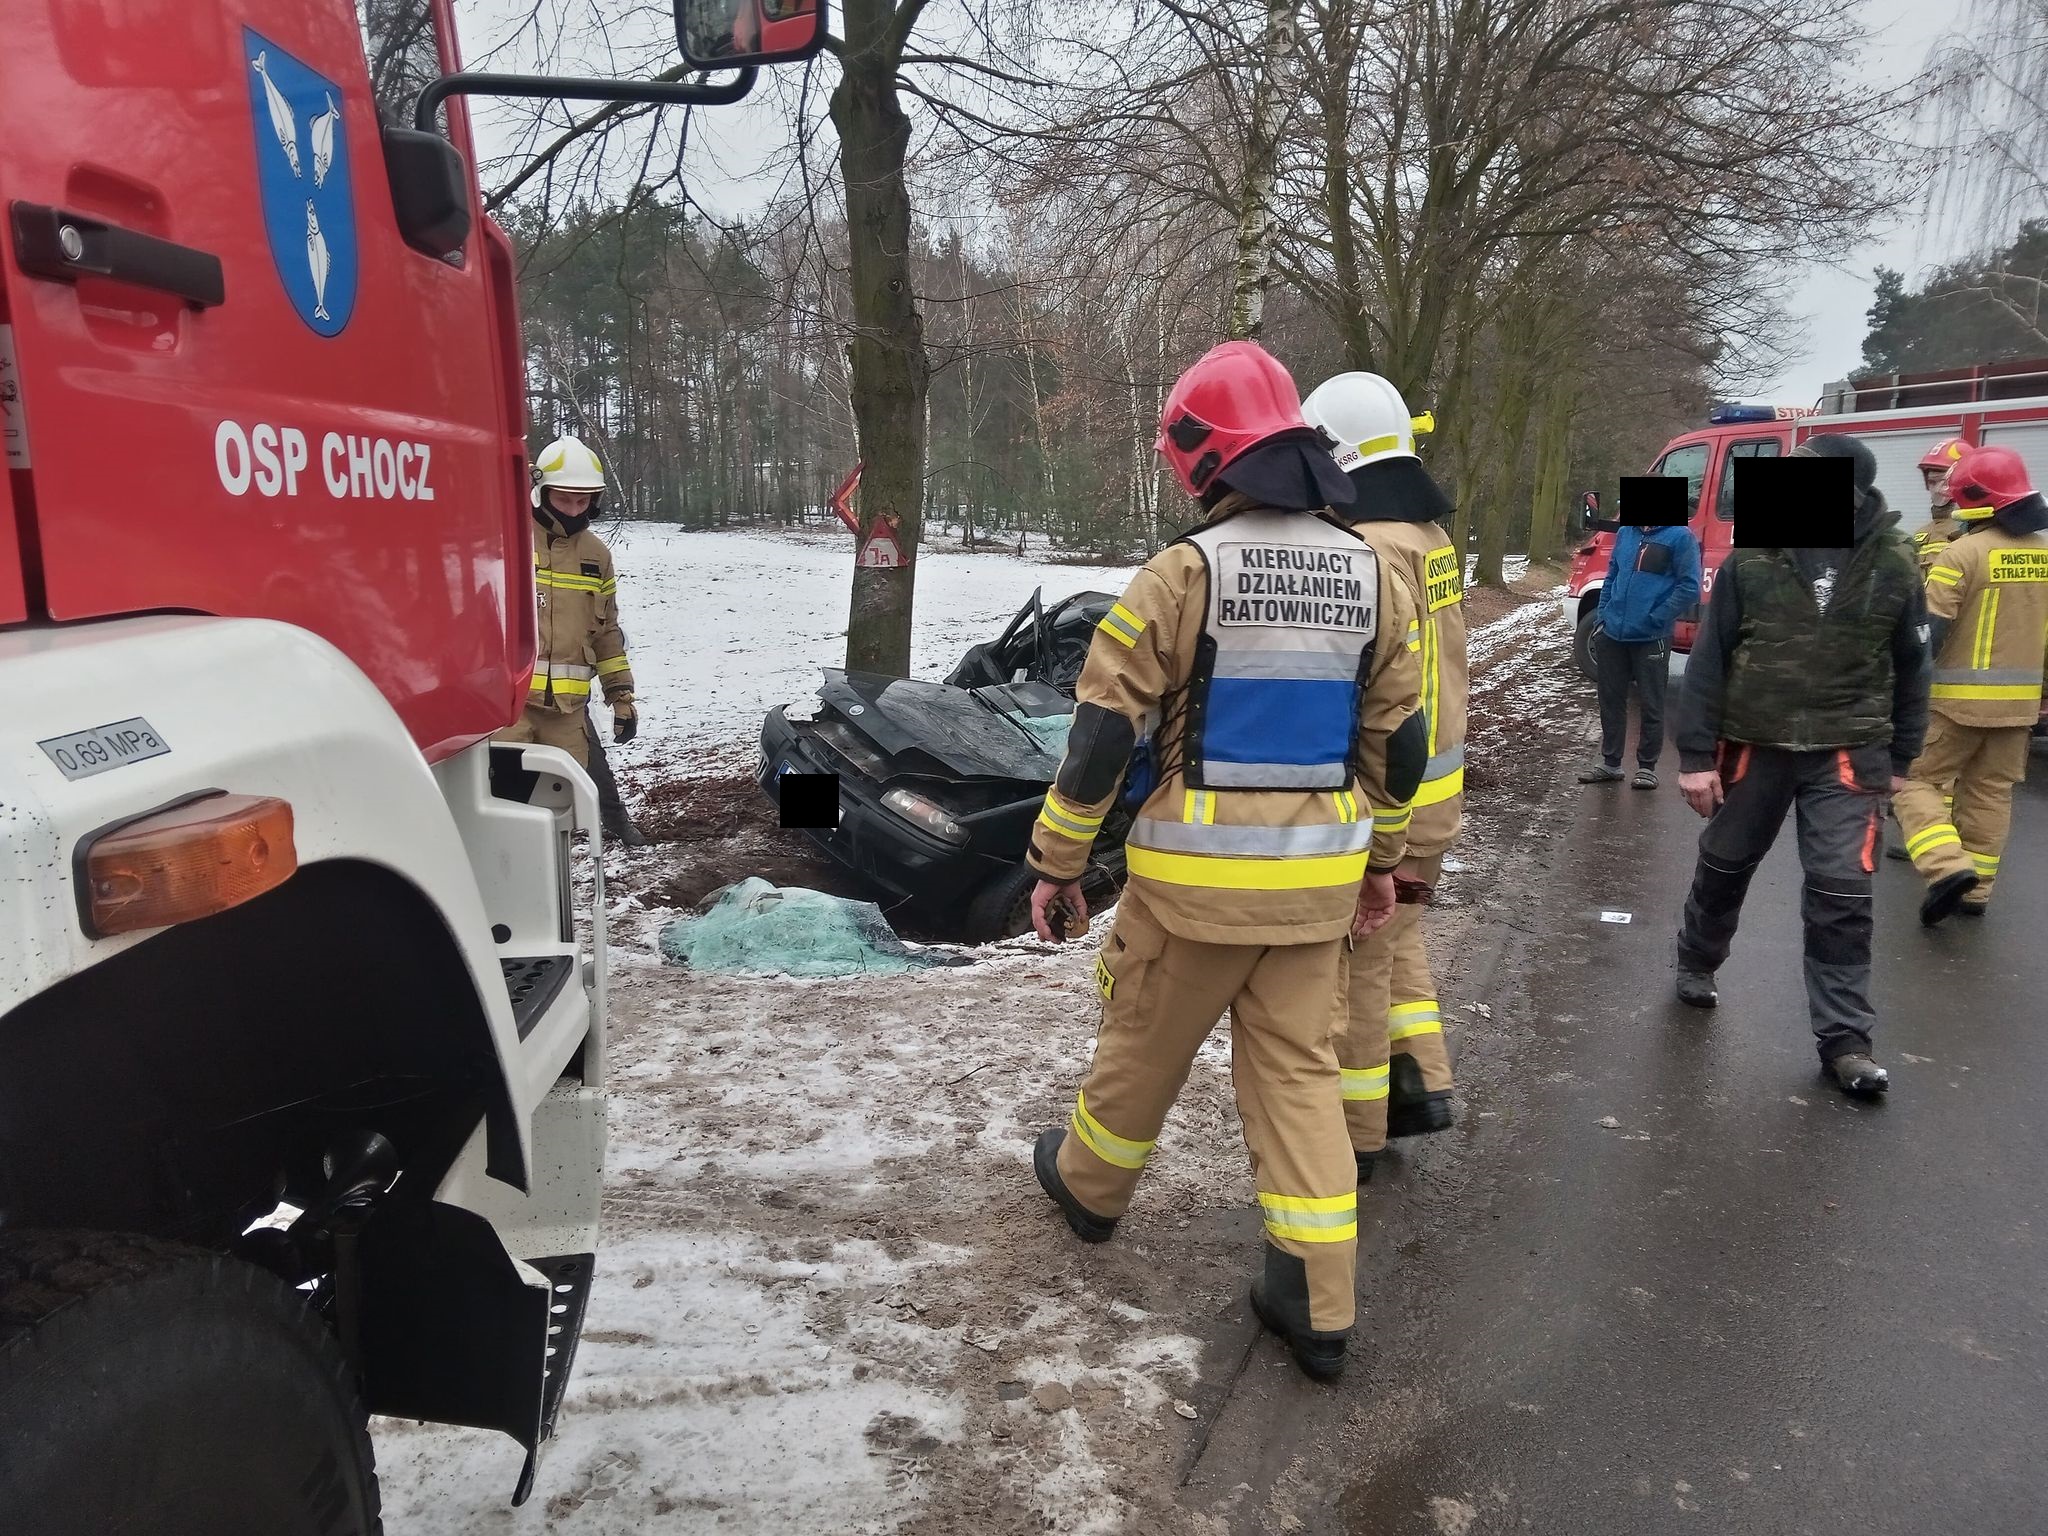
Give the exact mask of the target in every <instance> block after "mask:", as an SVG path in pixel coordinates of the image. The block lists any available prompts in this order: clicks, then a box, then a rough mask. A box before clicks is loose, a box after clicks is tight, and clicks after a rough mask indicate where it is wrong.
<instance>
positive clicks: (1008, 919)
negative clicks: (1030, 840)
mask: <svg viewBox="0 0 2048 1536" xmlns="http://www.w3.org/2000/svg"><path fill="white" fill-rule="evenodd" d="M1121 874H1122V871H1121V869H1119V870H1118V871H1117V872H1116V873H1115V874H1112V873H1111V872H1110V871H1108V870H1106V869H1104V868H1103V867H1102V866H1101V865H1100V864H1091V865H1089V867H1088V873H1087V875H1086V876H1084V877H1083V879H1082V881H1081V894H1082V895H1083V896H1084V897H1086V898H1087V901H1088V920H1089V923H1090V925H1091V926H1092V925H1093V924H1094V923H1095V922H1096V921H1097V919H1099V918H1100V917H1101V915H1102V913H1103V911H1104V910H1105V909H1107V908H1108V907H1109V906H1111V905H1112V904H1113V903H1114V902H1115V901H1116V898H1117V895H1118V893H1119V891H1121V889H1122V880H1121ZM1037 884H1038V875H1037V872H1036V871H1034V870H1033V869H1032V868H1031V867H1030V866H1029V865H1028V864H1018V865H1016V866H1014V867H1013V868H1010V869H1006V870H1004V871H1003V872H1002V873H1001V874H1000V875H997V876H996V877H995V878H994V879H993V880H991V881H989V883H988V884H987V885H984V886H983V887H982V888H981V889H980V890H979V891H977V892H976V893H975V895H974V898H973V900H971V901H970V902H968V904H967V920H966V922H965V924H963V927H964V929H965V938H966V940H967V942H968V943H970V944H993V943H994V942H996V940H998V939H1015V938H1021V937H1023V936H1024V935H1025V934H1027V933H1029V932H1031V889H1032V887H1033V886H1035V885H1037Z"/></svg>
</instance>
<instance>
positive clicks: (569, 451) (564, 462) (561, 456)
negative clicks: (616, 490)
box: [533, 437, 604, 507]
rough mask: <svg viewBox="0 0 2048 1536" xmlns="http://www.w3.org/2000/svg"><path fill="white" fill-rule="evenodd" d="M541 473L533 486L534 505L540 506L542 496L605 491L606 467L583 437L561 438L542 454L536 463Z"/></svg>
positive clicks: (543, 450) (535, 467)
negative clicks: (554, 492) (549, 492)
mask: <svg viewBox="0 0 2048 1536" xmlns="http://www.w3.org/2000/svg"><path fill="white" fill-rule="evenodd" d="M533 467H534V469H535V470H536V471H537V474H536V476H535V479H534V482H533V504H534V505H535V506H536V507H537V506H539V505H540V496H541V492H542V491H545V490H547V489H549V488H550V487H552V488H554V489H555V490H558V491H602V490H603V489H604V465H602V464H600V463H599V462H598V461H597V455H596V454H594V453H592V452H591V451H590V449H589V447H588V446H587V445H586V444H585V443H584V441H583V439H582V438H580V437H558V438H556V439H555V440H554V441H553V442H552V443H549V444H548V445H547V447H545V448H543V449H542V450H541V451H540V457H539V458H538V459H535V460H534V461H533Z"/></svg>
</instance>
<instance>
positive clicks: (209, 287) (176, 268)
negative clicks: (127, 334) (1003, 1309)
mask: <svg viewBox="0 0 2048 1536" xmlns="http://www.w3.org/2000/svg"><path fill="white" fill-rule="evenodd" d="M8 211H9V213H10V214H11V215H12V217H13V222H14V259H15V261H16V262H17V263H18V264H19V265H20V267H21V270H22V271H24V272H28V273H31V274H33V275H34V276H36V277H48V278H54V279H56V281H58V282H60V283H75V282H77V281H78V279H79V276H80V274H85V275H88V276H94V277H109V278H112V279H114V281H116V282H121V283H132V284H134V285H135V286H136V287H138V288H155V289H158V290H159V291H161V292H164V293H169V294H175V295H176V296H177V297H179V298H181V299H183V300H184V301H185V302H186V303H187V304H190V305H191V306H192V307H193V308H194V309H205V308H207V307H208V306H210V305H214V304H219V303H222V302H224V301H225V300H226V298H227V289H226V287H225V284H224V281H223V279H222V276H221V266H220V258H219V257H218V256H215V255H214V254H213V253H212V252H210V251H198V250H194V249H193V248H192V247H191V246H189V245H177V244H174V243H173V242H171V241H169V240H159V239H157V237H156V236H155V235H145V234H143V233H142V232H141V231H140V230H134V229H124V228H122V227H121V226H120V225H119V224H109V223H108V222H107V221H106V220H105V219H95V218H93V217H91V216H90V215H88V214H83V213H68V212H66V211H65V210H64V209H62V208H49V207H45V206H44V205H43V204H41V203H13V204H10V205H9V209H8Z"/></svg>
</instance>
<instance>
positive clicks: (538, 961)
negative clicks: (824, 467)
mask: <svg viewBox="0 0 2048 1536" xmlns="http://www.w3.org/2000/svg"><path fill="white" fill-rule="evenodd" d="M498 964H499V965H500V966H501V967H502V968H503V969H504V972H505V990H506V991H507V992H509V993H510V994H511V995H512V1018H513V1022H515V1023H516V1024H517V1025H518V1026H519V1038H520V1039H522V1040H524V1039H525V1038H526V1037H527V1036H528V1035H530V1034H532V1033H533V1027H534V1025H536V1024H538V1023H539V1022H540V1019H541V1015H542V1014H544V1013H546V1012H547V1011H548V1005H549V1004H550V1003H552V1002H554V1000H555V994H557V993H558V992H560V991H561V990H562V983H563V982H565V981H567V980H568V979H569V978H570V977H571V976H572V975H574V974H575V971H576V957H575V956H574V955H541V956H539V957H537V958H535V959H531V960H506V959H500V960H499V961H498Z"/></svg>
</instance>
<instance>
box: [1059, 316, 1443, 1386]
mask: <svg viewBox="0 0 2048 1536" xmlns="http://www.w3.org/2000/svg"><path fill="white" fill-rule="evenodd" d="M1156 447H1157V451H1158V453H1159V455H1160V457H1161V458H1162V459H1164V460H1165V462H1166V465H1167V468H1168V469H1169V470H1170V471H1171V472H1172V474H1173V476H1174V478H1175V479H1176V480H1177V481H1178V482H1179V484H1180V485H1181V487H1182V488H1183V489H1184V490H1185V491H1186V492H1187V493H1188V494H1189V495H1190V496H1192V497H1194V498H1195V499H1196V500H1197V501H1198V502H1199V503H1200V505H1201V508H1202V515H1201V521H1200V522H1199V523H1198V524H1197V525H1196V527H1195V528H1194V529H1193V530H1192V531H1191V532H1189V533H1187V534H1185V535H1183V536H1182V537H1181V538H1179V539H1177V540H1175V541H1174V542H1173V543H1172V544H1169V545H1168V546H1167V547H1166V548H1165V549H1163V550H1161V551H1160V552H1159V553H1158V554H1157V555H1154V556H1153V557H1152V558H1151V559H1150V560H1148V561H1146V562H1145V565H1144V568H1143V569H1142V570H1140V571H1139V572H1138V574H1137V576H1136V577H1135V578H1134V579H1133V580H1132V582H1131V584H1130V586H1129V587H1128V588H1127V589H1126V590H1125V592H1124V594H1123V597H1122V599H1121V601H1119V602H1118V603H1117V604H1116V606H1115V607H1114V608H1112V609H1111V610H1110V612H1109V614H1108V616H1107V617H1105V618H1104V619H1103V620H1102V622H1101V624H1100V625H1099V626H1098V630H1099V633H1097V634H1096V636H1095V637H1094V640H1093V643H1092V645H1091V647H1090V649H1089V653H1088V662H1087V666H1086V668H1085V670H1084V671H1083V673H1082V675H1081V681H1080V686H1079V689H1078V691H1077V695H1076V697H1077V700H1078V702H1077V706H1076V708H1075V711H1074V724H1073V730H1072V734H1071V735H1070V737H1069V738H1068V742H1067V748H1066V752H1065V755H1064V757H1063V759H1062V760H1061V763H1060V768H1059V772H1058V774H1057V776H1056V777H1055V779H1054V782H1053V787H1052V789H1051V790H1050V791H1049V792H1048V793H1047V795H1046V797H1045V804H1044V808H1043V809H1042V810H1041V812H1040V814H1039V818H1038V821H1037V823H1036V825H1035V826H1034V827H1033V829H1032V835H1031V851H1030V855H1029V859H1028V862H1029V864H1030V866H1031V868H1032V869H1033V870H1034V871H1035V872H1036V873H1037V874H1038V875H1039V877H1040V879H1039V882H1038V884H1037V885H1036V886H1035V887H1034V888H1033V891H1032V902H1031V905H1032V921H1033V925H1034V926H1035V927H1036V928H1037V930H1038V932H1039V934H1040V936H1041V937H1045V938H1053V939H1057V938H1059V937H1061V936H1063V935H1064V932H1065V929H1064V926H1063V923H1062V921H1061V920H1062V919H1063V918H1065V917H1067V916H1068V915H1070V914H1071V915H1072V916H1074V917H1076V918H1078V919H1079V920H1081V921H1085V919H1086V915H1087V909H1086V904H1085V903H1084V901H1083V900H1082V896H1081V887H1080V876H1081V873H1082V871H1083V870H1084V869H1085V868H1086V867H1087V863H1088V854H1089V848H1090V845H1091V844H1092V843H1093V842H1094V840H1095V836H1096V833H1097V831H1098V830H1099V829H1100V827H1101V825H1102V821H1103V817H1104V816H1105V815H1106V814H1107V813H1108V811H1109V810H1110V808H1111V806H1112V805H1113V804H1114V803H1115V801H1116V799H1117V797H1118V793H1119V790H1120V788H1121V786H1122V784H1123V782H1124V775H1125V770H1126V767H1127V765H1128V764H1129V762H1130V759H1131V752H1132V747H1133V745H1134V743H1135V742H1136V740H1137V738H1138V736H1139V735H1140V734H1141V733H1142V732H1145V731H1147V730H1149V732H1150V741H1151V750H1152V762H1153V766H1154V772H1155V774H1156V778H1155V781H1154V784H1153V788H1152V790H1151V792H1150V794H1149V795H1147V797H1146V799H1145V801H1144V804H1143V805H1142V807H1141V808H1140V809H1139V811H1138V814H1137V817H1136V820H1135V822H1134V824H1133V825H1132V828H1131V831H1130V835H1129V841H1128V843H1127V845H1126V854H1125V857H1126V863H1127V868H1128V871H1129V877H1130V878H1129V883H1128V884H1127V886H1126V887H1125V890H1124V894H1123V898H1122V900H1121V901H1120V902H1119V904H1118V906H1117V911H1116V922H1115V924H1114V926H1113V927H1112V928H1111V930H1110V933H1109V936H1108V938H1107V939H1106V940H1105V941H1104V943H1103V946H1102V949H1101V951H1100V954H1099V955H1098V957H1097V960H1096V967H1095V975H1096V986H1097V990H1098V991H1099V992H1100V993H1101V995H1102V1021H1101V1027H1100V1032H1099V1033H1098V1035H1097V1037H1096V1043H1095V1056H1094V1061H1093V1064H1092V1065H1091V1066H1090V1068H1089V1070H1088V1073H1087V1076H1086V1077H1085V1078H1084V1080H1083V1081H1082V1083H1081V1087H1080V1091H1079V1093H1078V1094H1077V1095H1076V1096H1075V1100H1074V1108H1073V1112H1072V1114H1071V1116H1070V1117H1069V1119H1068V1123H1067V1124H1066V1125H1065V1126H1064V1127H1059V1128H1055V1129H1052V1130H1048V1131H1046V1132H1045V1133H1044V1134H1042V1135H1041V1136H1040V1137H1039V1138H1038V1143H1037V1146H1036V1148H1035V1150H1034V1156H1033V1164H1034V1167H1035V1169H1036V1172H1037V1175H1038V1181H1039V1183H1040V1185H1041V1186H1042V1187H1043V1188H1044V1189H1045V1191H1046V1193H1047V1194H1048V1195H1050V1196H1051V1197H1052V1199H1053V1200H1054V1201H1055V1202H1056V1203H1057V1204H1058V1206H1059V1208H1060V1210H1061V1211H1062V1213H1063V1214H1064V1215H1065V1217H1066V1220H1067V1224H1068V1225H1069V1226H1070V1227H1071V1228H1072V1229H1073V1231H1074V1233H1075V1235H1076V1236H1078V1237H1080V1238H1082V1239H1083V1240H1084V1241H1087V1242H1102V1241H1105V1240H1106V1239H1108V1238H1109V1237H1110V1236H1111V1234H1112V1233H1114V1231H1115V1230H1116V1224H1117V1221H1118V1220H1119V1219H1120V1218H1121V1217H1122V1216H1123V1214H1124V1212H1125V1210H1126V1209H1127V1208H1128V1206H1129V1205H1130V1202H1131V1196H1132V1192H1133V1191H1134V1189H1135V1188H1136V1186H1137V1183H1138V1179H1139V1175H1140V1174H1141V1173H1142V1172H1143V1171H1144V1167H1145V1162H1146V1159H1147V1158H1149V1157H1150V1156H1151V1155H1152V1149H1153V1146H1154V1143H1155V1141H1156V1140H1157V1138H1158V1136H1159V1128H1160V1125H1161V1123H1162V1122H1163V1121H1164V1120H1165V1118H1166V1112H1167V1110H1168V1109H1169V1108H1170V1107H1171V1106H1172V1104H1173V1101H1174V1098H1175V1097H1176V1096H1177V1095H1178V1094H1179V1092H1180V1088H1181V1084H1182V1083H1183V1082H1184V1081H1186V1078H1187V1074H1188V1069H1189V1066H1190V1064H1191V1063H1192V1062H1193V1061H1194V1057H1195V1052H1196V1050H1197V1049H1198V1048H1199V1047H1200V1045H1201V1043H1202V1041H1203V1039H1204V1038H1205V1037H1206V1036H1207V1035H1208V1034H1209V1032H1210V1030H1211V1029H1213V1028H1214V1027H1215V1025H1216V1021H1217V1019H1218V1018H1219V1017H1220V1016H1221V1015H1222V1013H1223V1012H1224V1010H1225V1009H1228V1010H1229V1011H1230V1015H1231V1041H1232V1044H1231V1070H1232V1076H1233V1078H1234V1080H1235V1083H1236V1087H1237V1104H1238V1109H1239V1111H1240V1113H1241V1115H1242V1117H1243V1120H1244V1136H1245V1143H1246V1146H1247V1148H1248V1149H1249V1151H1250V1153H1251V1165H1252V1174H1253V1178H1254V1181H1255V1182H1256V1184H1257V1187H1258V1196H1259V1205H1260V1208H1261V1211H1262V1213H1263V1215H1264V1218H1265V1237H1266V1241H1265V1245H1264V1255H1265V1257H1264V1263H1263V1268H1262V1269H1261V1271H1260V1273H1259V1275H1258V1277H1257V1278H1256V1279H1255V1280H1254V1281H1253V1282H1252V1289H1251V1300H1252V1307H1253V1310H1254V1311H1255V1312H1256V1314H1257V1315H1258V1318H1259V1320H1260V1321H1261V1322H1262V1323H1263V1324H1264V1325H1265V1326H1266V1327H1267V1328H1268V1329H1270V1330H1271V1331H1272V1332H1273V1333H1275V1334H1276V1335H1278V1336H1279V1337H1280V1338H1281V1339H1282V1340H1283V1341H1284V1342H1285V1343H1286V1344H1287V1346H1288V1347H1289V1349H1290V1351H1291V1352H1292V1354H1293V1356H1294V1359H1295V1361H1296V1363H1297V1364H1299V1365H1300V1366H1301V1368H1302V1369H1303V1370H1304V1371H1305V1372H1307V1373H1308V1374H1309V1375H1310V1376H1312V1377H1314V1378H1317V1379H1319V1380H1327V1379H1330V1378H1332V1377H1334V1376H1336V1375H1337V1374H1338V1372H1339V1371H1341V1370H1342V1368H1343V1363H1344V1347H1345V1342H1346V1338H1347V1336H1348V1334H1349V1332H1350V1328H1351V1323H1352V1313H1353V1308H1354V1295H1353V1286H1354V1279H1353V1272H1354V1267H1355V1261H1356V1257H1357V1248H1358V1189H1357V1177H1356V1170H1355V1167H1354V1165H1353V1161H1352V1157H1351V1150H1350V1142H1349V1138H1348V1137H1347V1136H1346V1134H1345V1126H1344V1108H1343V1098H1342V1082H1343V1079H1342V1074H1341V1071H1340V1069H1339V1066H1338V1062H1337V1043H1336V1042H1337V1036H1338V1034H1339V1033H1340V1032H1341V1031H1342V1029H1343V1025H1344V1017H1345V1014H1344V1000H1343V964H1342V961H1343V952H1344V946H1345V943H1346V938H1347V935H1352V934H1354V933H1355V934H1364V933H1367V932H1370V931H1371V930H1372V929H1374V928H1376V927H1378V926H1379V925H1380V924H1382V923H1384V922H1385V921H1386V920H1387V919H1388V917H1389V916H1391V915H1392V913H1393V911H1394V880H1393V875H1394V871H1395V870H1396V869H1397V868H1399V867H1400V862H1401V855H1402V850H1403V847H1404V845H1405V841H1406V830H1407V823H1408V816H1409V812H1408V810H1407V802H1408V801H1409V799H1410V797H1411V796H1412V795H1413V794H1414V792H1415V787H1416V785H1417V784H1418V783H1419V782H1420V780H1421V777H1422V772H1423V767H1424V764H1425V762H1426V759H1427V757H1428V750H1427V743H1426V733H1425V722H1424V721H1423V719H1422V717H1421V715H1420V714H1419V713H1418V708H1417V706H1418V702H1419V701H1418V698H1417V689H1418V687H1419V685H1420V681H1421V666H1420V660H1419V655H1420V650H1421V640H1420V638H1419V623H1418V609H1419V605H1418V602H1417V599H1416V597H1415V595H1414V593H1413V592H1412V590H1411V589H1410V587H1409V585H1408V582H1407V578H1406V577H1405V576H1404V575H1403V574H1402V572H1401V569H1400V567H1399V566H1398V565H1397V564H1395V563H1394V562H1392V561H1383V560H1381V559H1380V558H1379V557H1378V556H1377V555H1376V554H1375V553H1374V552H1373V550H1372V548H1371V546H1369V545H1368V544H1366V543H1365V542H1364V541H1363V540H1361V539H1360V538H1359V537H1358V535H1357V534H1355V533H1354V532H1352V531H1351V530H1350V529H1349V528H1347V527H1345V526H1344V525H1343V524H1341V523H1340V522H1338V521H1337V520H1336V519H1335V518H1333V517H1330V516H1328V515H1327V514H1325V513H1324V512H1323V510H1322V509H1324V508H1326V507H1329V506H1343V505H1348V504H1349V502H1350V501H1351V497H1352V491H1351V483H1350V482H1349V481H1348V480H1347V479H1345V477H1344V475H1343V473H1342V472H1341V471H1339V470H1338V468H1337V466H1336V464H1335V462H1334V461H1333V460H1332V459H1331V458H1330V455H1329V453H1328V452H1327V451H1326V450H1325V449H1324V448H1323V446H1322V443H1321V441H1320V440H1319V439H1318V437H1317V436H1316V434H1315V432H1314V431H1313V429H1311V428H1310V427H1309V425H1308V423H1307V422H1306V421H1305V420H1304V419H1303V417H1302V414H1301V399H1300V396H1299V395H1298V394H1297V393H1296V392H1295V387H1294V381H1293V380H1292V379H1291V378H1290V377H1289V376H1288V374H1287V370H1286V369H1285V368H1283V367H1281V366H1280V364H1279V363H1278V362H1276V361H1275V360H1274V359H1273V358H1272V357H1270V356H1269V355H1267V353H1266V352H1264V351H1263V350H1262V349H1261V348H1260V347H1258V346H1257V345H1256V344H1255V343H1252V342H1245V341H1236V342H1226V343H1224V344H1223V345H1222V346H1219V347H1217V348H1215V349H1214V350H1212V351H1210V352H1209V353H1208V354H1207V355H1206V356H1204V357H1203V358H1202V359H1201V360H1200V361H1199V362H1197V363H1196V364H1195V365H1194V366H1193V367H1192V368H1190V369H1189V370H1188V371H1187V372H1186V373H1185V374H1184V375H1182V377H1181V379H1180V381H1179V382H1178V383H1177V384H1175V385H1174V387H1173V391H1172V393H1171V394H1170V395H1169V396H1168V397H1167V401H1166V406H1165V410H1164V412H1163V414H1162V417H1161V421H1160V430H1159V438H1158V442H1157V444H1156Z"/></svg>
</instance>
